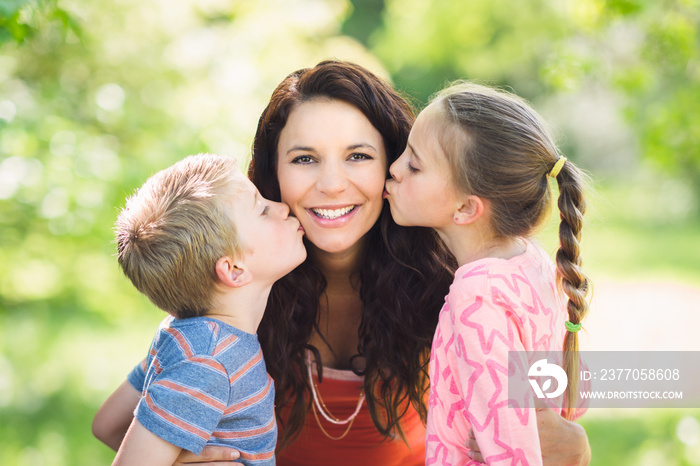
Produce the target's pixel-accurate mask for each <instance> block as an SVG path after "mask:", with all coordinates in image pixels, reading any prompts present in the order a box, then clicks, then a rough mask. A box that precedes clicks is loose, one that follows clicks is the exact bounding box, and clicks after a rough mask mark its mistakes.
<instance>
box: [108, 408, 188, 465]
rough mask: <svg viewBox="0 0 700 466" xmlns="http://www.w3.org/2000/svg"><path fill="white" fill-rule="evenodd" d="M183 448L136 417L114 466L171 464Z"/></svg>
mask: <svg viewBox="0 0 700 466" xmlns="http://www.w3.org/2000/svg"><path fill="white" fill-rule="evenodd" d="M180 451H182V448H180V447H178V446H176V445H173V444H172V443H169V442H167V441H165V440H163V439H162V438H160V437H158V436H157V435H156V434H154V433H152V432H151V431H149V430H148V429H146V428H145V427H144V426H143V425H141V423H140V422H139V421H138V419H134V420H133V421H132V423H131V426H130V427H129V430H128V431H127V433H126V436H125V437H124V442H122V445H121V446H120V447H119V451H118V452H117V456H116V458H114V462H113V463H112V466H139V465H143V466H170V465H171V464H173V462H174V461H175V459H176V458H177V456H178V455H179V454H180Z"/></svg>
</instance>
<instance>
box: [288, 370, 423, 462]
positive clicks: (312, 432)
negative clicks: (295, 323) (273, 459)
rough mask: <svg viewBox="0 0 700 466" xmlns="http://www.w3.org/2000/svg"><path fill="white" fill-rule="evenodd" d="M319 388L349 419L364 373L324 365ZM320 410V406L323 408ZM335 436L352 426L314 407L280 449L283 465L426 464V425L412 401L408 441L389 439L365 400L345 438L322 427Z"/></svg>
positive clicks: (406, 429)
mask: <svg viewBox="0 0 700 466" xmlns="http://www.w3.org/2000/svg"><path fill="white" fill-rule="evenodd" d="M314 379H315V381H316V382H317V386H318V392H320V394H321V398H322V399H323V402H324V403H325V405H326V407H327V408H328V411H329V412H330V414H332V415H333V416H334V417H335V418H337V419H347V418H348V417H349V416H350V415H351V414H352V413H353V412H355V409H356V408H357V402H358V401H359V397H360V391H361V390H362V377H359V376H357V375H355V374H354V373H353V372H351V371H341V370H337V369H330V368H327V367H324V368H323V383H318V381H317V380H316V376H315V375H314ZM317 412H318V410H317ZM319 422H321V423H322V425H323V429H325V431H326V432H328V434H329V435H331V436H333V437H340V436H341V435H343V433H344V432H345V430H346V429H347V427H348V426H347V424H345V425H335V424H332V423H330V422H328V421H327V420H326V419H324V418H323V416H322V415H321V413H318V421H317V420H316V417H315V416H314V413H313V412H312V411H310V412H308V413H307V415H306V422H305V424H304V427H303V428H302V431H301V433H300V434H299V436H298V437H297V439H296V440H295V441H294V443H292V444H291V445H289V446H288V447H286V448H285V449H284V450H282V451H280V452H278V454H277V464H278V465H279V466H295V465H300V466H301V465H306V466H309V465H311V466H313V465H324V466H327V465H329V464H330V465H333V466H345V465H348V466H357V465H358V464H359V465H364V466H370V465H375V464H381V465H384V466H411V465H416V466H417V465H423V464H425V426H424V425H423V423H422V422H421V420H420V416H418V413H417V412H416V411H415V410H414V409H413V408H411V407H409V410H408V412H407V413H406V415H405V416H404V417H403V418H402V422H401V425H402V427H403V430H404V434H405V435H406V441H407V442H408V445H406V443H404V442H403V440H401V438H396V439H385V438H384V437H383V436H382V435H381V434H380V433H379V432H377V429H376V428H375V427H374V423H372V418H371V417H370V415H369V409H367V403H366V402H363V404H362V408H361V409H360V412H359V413H358V415H357V417H356V418H355V419H354V421H353V424H352V426H351V427H350V431H349V432H348V434H347V435H346V436H345V437H343V438H342V439H341V440H332V439H330V438H328V437H327V436H326V435H325V434H324V433H323V431H322V430H321V429H320V427H319V425H318V423H319Z"/></svg>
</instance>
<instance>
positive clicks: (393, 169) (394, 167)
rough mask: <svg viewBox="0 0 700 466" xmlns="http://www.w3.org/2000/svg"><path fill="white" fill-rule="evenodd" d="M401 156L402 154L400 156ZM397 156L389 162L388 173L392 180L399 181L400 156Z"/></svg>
mask: <svg viewBox="0 0 700 466" xmlns="http://www.w3.org/2000/svg"><path fill="white" fill-rule="evenodd" d="M402 157H403V156H402ZM402 157H399V158H398V159H396V160H395V161H394V163H392V164H391V166H390V167H389V174H390V175H391V178H392V179H393V180H394V181H401V176H400V173H399V172H400V169H399V162H400V161H401V158H402Z"/></svg>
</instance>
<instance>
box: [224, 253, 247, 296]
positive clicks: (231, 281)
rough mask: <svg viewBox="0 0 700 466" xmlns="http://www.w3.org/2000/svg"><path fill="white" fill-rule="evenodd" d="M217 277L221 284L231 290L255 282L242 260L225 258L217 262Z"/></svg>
mask: <svg viewBox="0 0 700 466" xmlns="http://www.w3.org/2000/svg"><path fill="white" fill-rule="evenodd" d="M216 276H217V277H219V280H220V281H221V283H223V284H224V285H226V286H230V287H231V288H239V287H241V286H243V285H247V284H248V283H250V282H251V281H252V280H253V274H252V273H250V270H248V268H247V267H246V266H245V264H244V263H243V261H242V260H240V259H237V260H234V259H232V258H231V257H229V256H224V257H222V258H220V259H219V260H218V261H216Z"/></svg>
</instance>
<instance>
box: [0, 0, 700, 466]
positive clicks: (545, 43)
mask: <svg viewBox="0 0 700 466" xmlns="http://www.w3.org/2000/svg"><path fill="white" fill-rule="evenodd" d="M699 25H700V2H699V1H698V0H655V1H646V0H610V1H603V0H568V1H560V0H530V1H484V0H481V1H477V0H453V1H447V0H432V1H430V2H428V1H425V0H385V1H381V0H355V1H348V0H256V1H248V0H239V1H231V0H201V1H194V0H160V1H156V0H100V1H91V2H86V1H78V0H0V464H2V465H18V466H24V465H32V466H34V465H56V466H58V465H93V464H109V462H110V461H111V459H112V457H113V453H112V452H111V451H110V450H109V449H108V448H107V447H104V446H103V445H101V444H100V443H99V442H98V441H96V440H95V439H93V437H92V436H91V433H90V423H91V420H92V416H93V414H94V412H95V410H96V409H97V407H98V406H99V404H100V403H101V402H102V401H103V400H104V399H105V397H106V396H107V395H108V394H109V393H110V392H111V390H113V389H114V388H115V387H116V386H117V385H118V384H119V383H120V382H121V381H122V380H123V379H124V377H125V375H126V373H127V372H128V371H129V370H130V368H131V367H132V366H133V364H135V363H136V362H137V361H139V360H140V359H141V358H142V357H143V356H145V351H146V349H147V347H148V344H149V343H150V339H151V336H152V332H153V331H154V329H155V326H156V325H157V323H158V322H159V321H160V319H161V318H162V317H163V314H162V312H161V311H159V310H157V309H156V308H154V307H153V306H152V305H150V304H149V303H148V302H147V300H146V299H145V298H143V297H141V296H140V295H139V294H138V292H136V290H135V289H133V287H132V286H131V285H130V284H129V283H128V282H127V281H126V279H124V278H123V277H122V276H121V275H120V272H119V270H118V267H117V263H116V259H115V257H114V244H113V242H112V224H113V222H114V219H115V216H116V212H117V209H118V208H119V207H120V206H121V205H122V204H123V202H124V199H125V197H126V196H127V195H128V194H129V193H131V192H132V191H133V190H134V189H135V188H136V187H138V186H139V185H140V184H141V183H142V182H143V181H144V180H145V179H146V178H147V177H148V175H150V174H151V173H153V172H155V171H157V170H159V169H161V168H164V167H166V166H168V165H170V164H172V163H173V162H175V161H177V160H179V159H181V158H182V157H184V156H185V155H188V154H192V153H197V152H204V151H207V152H216V153H223V154H229V155H235V156H237V157H238V158H239V159H240V160H241V162H242V164H243V162H245V161H246V159H247V157H248V154H249V148H250V144H251V140H252V136H253V133H254V129H255V125H256V123H257V119H258V116H259V114H260V112H261V111H262V109H263V108H264V106H265V104H266V102H267V99H268V98H269V96H270V94H271V92H272V90H273V89H274V87H275V86H276V84H277V83H278V82H279V81H280V80H281V79H283V78H284V77H285V76H286V75H287V74H289V73H290V72H291V71H294V70H296V69H298V68H301V67H308V66H313V65H314V64H315V63H317V62H318V61H319V60H321V59H324V58H329V57H336V58H341V59H348V60H352V61H356V62H358V63H360V64H362V65H364V66H366V67H368V68H370V69H371V70H373V71H375V72H376V73H378V74H380V75H381V76H383V77H385V78H387V79H390V80H391V81H392V82H393V83H394V85H395V86H396V87H397V88H398V89H399V90H401V91H402V92H403V93H405V94H406V95H407V96H408V97H410V98H411V99H412V101H413V103H414V104H415V106H416V108H420V107H421V106H422V105H424V103H425V102H426V101H427V99H428V98H429V96H430V94H432V93H433V92H435V91H437V90H438V89H439V88H440V87H442V86H443V85H444V84H446V83H447V82H449V81H451V80H454V79H458V78H466V79H473V80H478V81H480V82H485V83H490V84H494V85H498V86H506V87H508V88H510V89H512V90H514V91H515V92H516V93H518V94H520V95H522V96H524V97H526V98H527V99H529V100H530V101H531V102H532V103H533V105H534V106H535V107H536V108H537V109H538V110H539V111H540V112H541V113H542V114H543V115H544V116H545V118H546V119H547V120H548V121H549V122H550V123H551V125H552V127H553V128H554V131H555V133H556V136H557V140H558V141H559V143H560V146H561V148H562V151H563V152H564V153H565V154H566V155H567V156H568V157H569V158H570V159H572V160H574V161H575V162H577V163H578V164H579V165H580V166H582V167H584V168H585V169H586V170H587V171H589V172H590V173H591V175H592V179H593V187H594V192H593V193H592V195H591V198H590V199H591V201H590V204H591V209H590V214H589V215H588V220H587V224H586V230H585V231H584V243H583V247H584V258H585V266H586V267H587V271H588V273H589V275H590V276H591V277H592V279H593V282H594V285H595V290H596V291H595V295H594V298H593V305H592V311H591V315H590V317H589V319H588V322H587V325H586V328H587V333H586V334H585V335H583V343H582V348H583V349H588V350H698V351H700V341H699V340H698V337H697V333H698V331H697V329H698V326H699V325H700V111H698V109H699V108H700V36H699V35H698V34H699ZM553 232H554V229H553V228H552V227H551V226H550V227H548V228H547V229H545V231H544V232H543V234H542V240H543V241H544V243H545V246H546V247H548V248H549V249H550V250H551V251H553V250H554V246H555V243H554V242H555V241H556V239H555V237H554V233H553ZM581 423H582V424H583V425H584V427H585V428H586V430H587V432H588V435H589V439H590V442H591V446H592V449H593V463H592V464H593V465H620V464H630V465H660V464H664V465H700V410H697V409H684V410H681V409H676V410H664V409H654V410H652V409H647V410H643V409H640V410H629V409H628V410H601V409H599V410H591V411H590V412H589V413H588V414H586V416H585V417H584V418H583V419H582V421H581Z"/></svg>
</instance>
